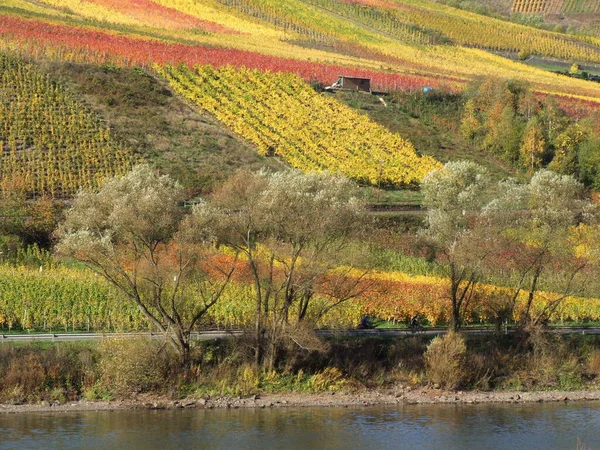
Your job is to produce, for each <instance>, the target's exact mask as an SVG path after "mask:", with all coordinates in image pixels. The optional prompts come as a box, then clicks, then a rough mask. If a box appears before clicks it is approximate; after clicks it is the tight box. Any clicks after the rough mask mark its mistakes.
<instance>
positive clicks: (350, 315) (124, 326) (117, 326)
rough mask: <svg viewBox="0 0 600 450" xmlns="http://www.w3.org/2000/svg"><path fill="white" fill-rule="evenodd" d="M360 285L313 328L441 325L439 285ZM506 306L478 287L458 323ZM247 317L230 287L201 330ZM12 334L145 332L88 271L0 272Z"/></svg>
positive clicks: (595, 308)
mask: <svg viewBox="0 0 600 450" xmlns="http://www.w3.org/2000/svg"><path fill="white" fill-rule="evenodd" d="M364 282H365V283H368V285H369V286H371V287H370V288H367V289H366V290H365V292H364V294H363V295H362V296H360V297H359V298H357V299H354V300H352V301H349V302H346V303H343V304H342V305H341V306H340V307H338V308H336V309H333V310H332V311H331V312H330V313H329V314H327V315H326V316H325V317H324V318H323V319H322V320H321V321H319V322H318V324H317V325H318V326H320V327H326V328H354V327H355V326H356V325H357V324H358V323H359V322H360V320H361V318H362V317H363V316H364V315H365V314H369V315H371V316H373V317H379V318H382V319H385V320H390V321H395V320H397V321H405V320H406V319H407V318H409V317H412V316H413V315H414V314H417V313H418V314H420V315H421V317H423V318H425V319H427V320H428V321H429V323H431V324H432V325H444V324H446V323H447V321H448V316H447V314H448V304H447V302H448V300H447V298H446V287H447V285H446V284H445V283H444V281H443V280H442V279H439V278H434V277H425V276H416V277H415V276H410V275H407V274H403V273H399V272H374V273H372V274H371V275H370V276H369V278H367V279H365V281H364ZM374 282H375V283H374ZM553 297H554V295H553V294H551V293H540V294H539V299H538V300H537V304H536V308H539V309H540V310H541V309H542V308H543V307H544V306H546V304H547V303H548V302H550V301H552V298H553ZM506 299H507V292H504V291H503V290H502V288H498V287H493V286H486V285H482V286H481V287H480V288H479V292H478V293H477V295H476V296H475V301H473V302H472V303H471V304H470V305H469V308H468V310H467V311H466V316H465V319H466V322H467V323H477V324H479V323H490V321H491V320H493V318H494V315H495V311H497V310H498V309H499V308H500V307H501V306H502V305H503V304H504V303H503V302H505V301H506ZM324 301H325V300H324V299H319V298H316V299H315V301H314V303H313V304H312V307H313V308H314V309H315V310H319V307H320V306H321V305H320V302H324ZM525 303H526V297H525V295H523V296H522V297H521V298H520V299H519V301H518V302H517V308H516V310H515V314H514V319H517V318H518V317H520V314H521V313H522V310H523V308H524V305H525ZM184 314H185V311H184ZM253 314H254V292H253V288H252V287H251V286H250V285H249V284H246V283H245V282H243V281H241V280H238V281H236V282H234V283H231V284H230V285H229V286H228V288H227V289H226V291H225V293H224V296H223V298H222V300H221V301H220V302H218V303H217V304H216V305H215V306H214V307H213V308H212V309H211V310H210V312H209V314H208V316H207V317H206V318H205V319H204V322H203V323H202V324H201V326H204V327H209V328H213V327H218V328H229V329H231V328H243V327H247V326H250V325H251V323H252V318H253ZM308 317H310V312H309V314H308ZM551 320H552V321H557V322H558V321H586V320H594V321H597V320H600V300H599V299H582V298H567V299H566V300H565V301H564V302H563V303H562V304H561V307H560V308H559V309H558V310H557V311H555V312H554V313H553V315H552V316H551ZM15 329H19V330H38V331H62V332H70V331H82V330H84V331H89V330H94V331H131V330H148V329H150V328H149V324H148V322H147V321H146V319H145V318H144V317H143V316H142V314H141V313H140V311H139V310H138V309H137V307H136V306H135V305H134V304H133V303H131V302H128V301H126V300H124V299H122V298H121V297H120V296H119V295H118V294H117V292H116V291H114V290H113V289H112V288H111V287H110V286H109V285H108V284H107V283H106V282H105V281H104V280H103V279H101V278H100V277H97V276H95V275H94V274H93V273H91V272H89V271H82V270H76V269H67V268H63V267H58V268H49V269H46V268H43V269H42V270H32V269H27V268H23V267H16V268H15V267H10V266H1V267H0V330H5V331H8V330H15Z"/></svg>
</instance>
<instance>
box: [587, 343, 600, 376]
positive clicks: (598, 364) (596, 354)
mask: <svg viewBox="0 0 600 450" xmlns="http://www.w3.org/2000/svg"><path fill="white" fill-rule="evenodd" d="M589 365H590V372H591V373H593V374H594V375H596V376H600V349H596V350H594V351H593V352H592V353H591V354H590V362H589Z"/></svg>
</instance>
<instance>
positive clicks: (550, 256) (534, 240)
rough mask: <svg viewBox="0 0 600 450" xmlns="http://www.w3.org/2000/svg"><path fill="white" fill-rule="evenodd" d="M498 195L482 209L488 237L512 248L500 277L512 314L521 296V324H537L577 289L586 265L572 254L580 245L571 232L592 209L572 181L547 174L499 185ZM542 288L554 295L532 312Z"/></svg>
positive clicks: (548, 172)
mask: <svg viewBox="0 0 600 450" xmlns="http://www.w3.org/2000/svg"><path fill="white" fill-rule="evenodd" d="M498 191H499V192H500V193H501V194H500V196H499V197H498V198H496V199H495V200H493V201H492V202H490V204H489V205H488V206H487V207H486V214H488V215H489V216H490V217H493V219H494V220H493V221H492V222H490V224H493V225H494V227H495V228H494V229H493V230H492V229H491V230H490V233H492V234H495V235H497V236H500V237H501V238H502V239H504V240H505V242H506V245H504V246H503V247H504V248H505V249H506V248H513V249H514V251H512V252H511V258H510V268H509V270H510V273H509V274H508V275H505V276H503V279H504V280H506V282H507V283H508V284H510V285H511V289H512V292H513V294H512V298H511V310H512V311H514V308H515V305H516V303H517V300H518V299H519V296H520V295H521V294H522V293H525V294H526V297H527V301H526V304H525V309H524V312H523V316H522V317H521V319H520V322H521V323H522V324H523V325H527V324H538V323H540V322H542V321H543V320H544V319H546V318H547V317H548V316H549V315H550V314H551V313H552V312H553V311H554V310H555V309H556V308H557V307H558V306H559V305H560V303H561V302H562V301H563V300H564V299H565V298H566V297H567V296H569V295H572V294H573V293H574V292H576V291H577V289H578V287H581V283H582V281H583V274H584V269H585V268H586V267H587V265H588V261H587V260H586V259H585V258H581V257H579V256H578V255H577V253H576V249H577V247H578V245H579V243H580V242H579V239H578V238H577V233H574V230H575V227H576V226H577V225H579V224H580V223H583V222H590V221H592V220H593V219H594V217H595V215H594V213H595V211H594V207H593V205H592V204H591V203H590V202H589V201H588V200H586V199H585V198H584V196H583V186H582V185H581V184H580V183H578V182H577V181H576V180H575V179H574V178H573V177H570V176H565V175H563V176H561V175H558V174H555V173H553V172H551V171H549V170H541V171H538V172H536V173H535V174H534V176H533V177H532V179H531V181H530V182H529V183H527V184H521V183H519V182H517V181H515V180H508V181H505V182H502V183H501V184H500V186H499V189H498ZM542 288H546V289H547V290H549V291H552V292H555V293H556V294H557V295H556V297H555V298H554V299H552V300H551V301H549V302H548V303H547V304H546V306H545V307H543V308H541V309H540V310H538V311H537V312H536V313H535V314H533V311H534V309H535V308H534V306H535V303H536V299H537V298H538V297H539V296H540V289H542Z"/></svg>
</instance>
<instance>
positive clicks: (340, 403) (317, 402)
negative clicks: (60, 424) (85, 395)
mask: <svg viewBox="0 0 600 450" xmlns="http://www.w3.org/2000/svg"><path fill="white" fill-rule="evenodd" d="M586 401H600V390H581V391H533V392H515V391H512V392H481V391H468V392H464V391H443V390H439V389H428V388H416V389H413V388H401V389H395V390H381V391H364V392H358V393H341V392H331V393H319V394H305V393H286V394H265V395H254V396H251V397H248V398H241V397H234V398H231V397H214V398H186V399H182V400H169V399H167V398H164V397H157V396H146V395H142V396H139V397H137V398H136V399H132V400H118V401H88V400H80V401H75V402H67V403H64V404H60V403H54V404H50V403H49V402H40V403H37V404H23V405H0V414H17V413H31V412H69V411H111V410H133V409H193V408H198V409H217V408H218V409H222V408H286V407H360V406H376V405H401V404H404V405H418V404H429V405H434V404H436V405H439V404H462V405H472V404H494V403H515V404H518V403H535V402H540V403H541V402H545V403H551V402H586Z"/></svg>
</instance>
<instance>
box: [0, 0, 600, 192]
mask: <svg viewBox="0 0 600 450" xmlns="http://www.w3.org/2000/svg"><path fill="white" fill-rule="evenodd" d="M459 6H460V5H459ZM0 16H1V18H2V21H1V23H0V49H1V50H4V51H5V52H7V54H19V55H21V56H22V57H25V58H32V59H33V60H34V61H37V62H42V64H41V65H40V70H42V71H43V72H44V73H46V74H47V75H48V76H49V77H50V79H51V80H53V81H52V83H55V85H56V86H63V85H64V86H65V87H66V88H68V89H69V90H70V92H73V93H74V95H75V97H77V98H78V101H81V102H82V104H85V105H87V106H86V107H89V108H90V111H89V114H90V117H96V119H94V120H100V123H105V124H106V125H107V126H108V128H109V130H110V134H111V136H113V137H114V139H115V140H114V142H115V144H114V145H117V146H121V148H122V151H124V152H127V154H129V155H131V158H133V159H136V158H137V159H138V160H146V161H150V162H152V163H153V164H154V165H155V166H156V167H157V168H159V169H163V170H165V171H167V172H169V173H172V174H173V175H175V176H176V178H178V179H179V180H181V181H182V182H184V184H185V185H186V186H189V187H190V195H194V194H195V193H198V192H202V191H206V190H210V189H211V187H212V186H213V185H214V184H215V183H216V182H218V181H220V180H222V179H224V178H226V177H227V175H228V174H229V173H231V172H232V170H234V169H235V168H236V167H250V168H257V167H262V166H265V165H266V166H269V167H273V168H277V167H281V166H282V163H286V164H288V165H291V166H293V167H297V168H300V169H302V170H324V169H326V170H329V171H332V172H340V173H345V174H346V175H348V176H350V177H352V178H354V179H355V180H357V181H359V182H360V183H362V184H365V185H372V186H377V187H386V188H395V189H397V188H401V187H407V186H408V187H415V186H416V184H417V183H418V181H419V179H420V178H421V177H422V176H423V175H424V174H425V173H426V172H427V171H429V170H430V169H431V168H433V167H436V166H437V164H438V163H437V162H435V161H434V160H433V159H432V158H431V157H433V158H435V159H437V160H438V161H442V162H445V161H448V160H453V159H459V158H460V159H472V160H477V161H484V162H485V164H486V165H487V166H488V167H489V168H491V169H492V173H494V174H495V178H497V179H501V178H504V177H506V176H507V175H514V174H518V173H519V171H522V170H523V167H519V161H517V159H518V158H517V156H515V155H516V152H518V150H517V149H516V148H515V149H512V150H511V152H512V153H511V155H512V156H510V157H509V158H508V159H507V158H506V157H505V156H503V155H501V154H499V153H497V152H496V153H494V151H490V149H489V148H488V147H489V146H488V144H487V143H488V141H489V140H486V139H487V138H486V136H485V135H484V134H481V136H480V138H481V139H480V140H479V141H474V140H472V138H471V137H469V138H468V139H465V137H464V136H463V130H462V128H461V120H462V119H463V116H464V114H465V111H464V110H463V108H464V103H465V101H466V100H467V99H468V95H470V94H467V97H464V96H463V95H462V94H461V93H462V92H463V91H464V90H465V89H472V87H469V86H473V83H475V84H477V83H480V81H477V80H480V79H481V77H483V76H488V75H490V74H494V76H497V77H499V79H511V80H519V81H518V82H519V83H522V84H523V86H527V88H526V90H527V91H529V90H530V91H531V93H532V95H533V96H534V97H535V98H536V99H537V101H538V102H539V105H540V106H539V108H541V109H542V110H544V111H545V110H546V106H545V103H544V102H546V98H548V96H550V95H551V96H553V97H554V98H556V99H557V102H558V104H559V105H560V107H561V108H562V109H563V110H564V111H566V112H567V113H568V114H570V115H571V116H572V117H576V118H577V119H580V118H583V117H587V116H590V115H591V114H593V113H594V111H595V110H596V109H597V107H598V104H599V103H600V84H598V83H594V82H589V81H584V80H582V79H577V78H569V77H565V76H559V75H556V74H554V73H550V72H548V71H546V70H542V69H538V68H534V67H531V66H528V65H526V64H523V63H520V62H518V61H515V60H514V58H516V55H517V53H519V54H521V53H526V54H527V55H531V57H532V58H533V59H535V58H538V59H540V60H542V61H546V60H547V59H548V60H551V61H555V62H556V64H558V63H560V62H562V63H563V64H572V62H578V63H579V64H581V66H582V67H588V66H590V67H591V66H594V65H595V64H600V56H598V55H600V41H598V40H597V39H596V38H594V37H591V36H574V35H572V34H564V33H560V32H551V31H547V30H543V29H539V28H532V27H528V26H525V25H521V24H517V23H514V22H509V21H504V20H500V19H498V18H493V17H489V16H484V15H479V14H476V13H474V12H470V11H466V10H464V9H459V8H455V7H452V6H449V5H445V4H441V3H436V2H431V1H428V0H420V1H417V0H395V1H392V0H358V1H352V2H346V1H341V0H290V1H286V2H280V1H275V0H201V1H194V0H154V1H151V0H136V1H132V2H117V1H113V0H94V1H88V2H80V1H78V0H66V1H62V0H61V1H58V0H37V1H30V0H10V1H7V2H5V3H4V4H3V5H1V6H0ZM499 55H507V56H509V58H505V57H503V56H499ZM180 64H183V65H180ZM200 66H202V67H200ZM224 67H226V68H224ZM132 68H133V69H132ZM271 72H276V73H283V74H289V75H283V74H281V75H277V74H275V73H273V74H271ZM341 74H345V75H353V76H361V77H368V78H371V79H372V86H373V88H374V89H376V90H382V91H387V92H391V93H393V95H392V96H390V97H387V99H383V98H381V99H378V98H377V97H372V98H370V99H367V97H364V99H360V98H359V99H355V100H352V99H351V98H349V97H345V96H344V95H334V96H331V95H325V94H322V93H321V94H319V93H316V92H315V91H314V90H313V89H311V88H310V87H309V86H308V84H305V83H303V82H302V81H301V80H302V79H303V80H304V81H306V82H310V83H312V84H313V86H324V85H329V84H331V83H332V82H333V81H335V80H336V79H337V76H338V75H341ZM424 87H428V88H430V89H431V88H433V89H434V90H435V92H439V93H441V97H439V98H451V99H452V100H451V101H450V103H447V102H445V101H444V102H438V101H437V100H435V99H434V98H433V97H431V96H430V98H429V99H428V98H427V97H426V96H422V98H421V99H420V100H414V99H416V97H414V95H417V96H418V95H419V94H418V93H419V92H420V91H421V90H422V88H424ZM508 89H509V90H511V89H513V88H512V87H510V86H509V87H508ZM519 89H521V88H519ZM517 91H518V89H517ZM517 91H515V92H514V93H513V94H511V95H514V96H515V98H519V97H520V96H521V94H519V93H518V92H517ZM523 92H525V91H523ZM396 93H399V95H396ZM402 93H408V94H409V95H412V96H413V99H412V100H411V98H409V97H402V95H403V94H402ZM446 95H447V96H446ZM494 95H496V94H494ZM444 96H446V97H444ZM9 97H10V96H9ZM436 98H438V97H436ZM503 99H504V100H505V98H504V97H502V96H499V97H498V101H501V100H503ZM23 101H25V102H26V101H29V100H27V99H24V100H23ZM414 101H417V102H421V106H418V105H416V104H412V103H411V102H414ZM515 101H516V100H515ZM344 103H345V104H346V105H348V106H350V108H348V107H347V106H345V105H344ZM7 104H8V103H7ZM365 104H366V105H367V107H365V108H363V106H364V105H365ZM411 105H412V106H411ZM415 107H416V108H417V109H422V108H424V109H423V110H422V111H415ZM351 108H358V109H359V110H361V109H362V110H361V111H359V112H358V113H357V112H356V111H353V110H352V109H351ZM488 112H489V111H487V110H485V111H484V110H478V111H477V114H478V115H479V116H480V117H479V119H478V120H482V121H483V124H484V125H485V121H486V120H487V114H488ZM542 112H543V111H542ZM542 112H540V114H542ZM86 114H87V113H86ZM514 114H516V116H517V117H516V119H515V120H517V119H518V120H517V121H516V122H514V125H515V129H519V132H518V133H517V134H518V136H516V137H515V145H516V142H517V140H520V139H522V133H523V132H524V129H525V127H526V125H527V123H528V121H529V119H530V116H529V114H527V116H526V117H525V116H524V115H523V114H522V112H521V111H520V110H519V109H518V108H516V106H515V110H514ZM542 116H543V114H542ZM542 116H540V117H541V119H540V120H542V122H543V120H544V119H543V117H542ZM517 124H518V127H517ZM592 128H593V127H592V126H591V125H590V128H589V129H590V130H591V129H592ZM484 131H485V130H484ZM485 132H486V133H487V131H485ZM554 138H555V137H552V139H550V138H549V137H548V136H546V137H545V142H546V146H547V147H548V149H547V150H548V154H547V155H546V156H545V157H544V158H545V164H548V163H549V162H550V161H551V159H552V157H553V154H554V151H555V148H558V147H557V144H556V143H555V142H554ZM3 139H5V141H6V142H8V141H9V138H3ZM111 139H112V138H111ZM484 144H485V145H484ZM39 146H41V150H38V151H39V152H41V153H42V154H47V153H48V151H47V146H45V144H43V143H40V144H39ZM6 154H7V153H6V152H5V157H6ZM423 155H424V156H423ZM273 156H275V158H273ZM121 159H122V158H121ZM133 159H132V161H133ZM7 164H9V163H7ZM12 164H14V162H13V163H12ZM128 164H131V162H129V163H128ZM6 167H8V166H6ZM71 171H73V170H72V169H71ZM73 172H77V169H75V170H74V171H73ZM107 173H108V172H107ZM101 176H102V175H98V176H97V177H96V179H100V178H101ZM70 183H71V184H72V186H71V187H69V188H68V189H70V191H69V192H73V191H74V190H75V189H77V188H78V187H79V186H88V185H90V182H80V183H79V184H78V183H77V182H75V181H70ZM590 183H591V182H590ZM40 186H41V185H40ZM69 186H70V185H69ZM31 189H33V188H31ZM35 189H41V191H40V192H42V191H44V190H46V191H49V192H50V193H51V194H53V195H54V194H55V193H59V194H60V195H66V194H68V192H67V191H68V189H67V188H66V187H65V188H63V187H61V186H58V185H57V186H56V187H52V186H50V185H47V184H46V185H44V186H41V187H38V188H35ZM46 191H44V192H46ZM63 191H64V192H63ZM61 192H62V193H61ZM377 197H378V198H379V197H380V194H377ZM393 197H394V195H392V196H391V197H390V198H393Z"/></svg>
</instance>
